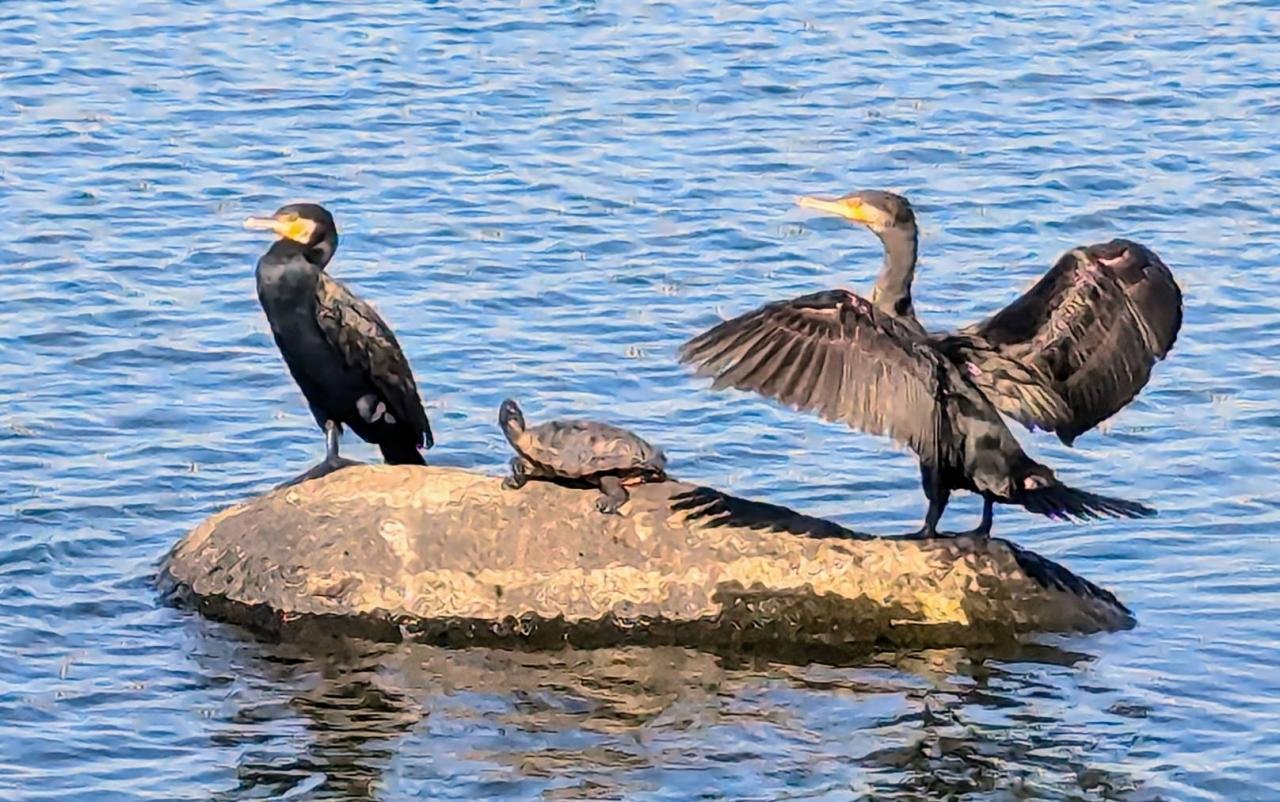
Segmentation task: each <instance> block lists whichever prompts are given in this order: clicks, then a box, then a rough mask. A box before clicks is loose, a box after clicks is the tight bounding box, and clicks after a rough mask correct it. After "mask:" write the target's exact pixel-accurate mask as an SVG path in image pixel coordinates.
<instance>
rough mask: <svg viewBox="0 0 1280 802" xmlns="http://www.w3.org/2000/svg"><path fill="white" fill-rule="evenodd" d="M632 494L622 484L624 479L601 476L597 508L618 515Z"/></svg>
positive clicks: (606, 513) (607, 513)
mask: <svg viewBox="0 0 1280 802" xmlns="http://www.w3.org/2000/svg"><path fill="white" fill-rule="evenodd" d="M628 498H630V495H629V494H628V493H627V489H626V488H625V487H623V486H622V480H621V479H619V478H618V477H616V476H601V477H600V498H598V499H596V509H597V510H600V512H603V513H604V514H605V515H617V514H618V510H619V509H620V508H621V507H622V505H623V504H626V503H627V499H628Z"/></svg>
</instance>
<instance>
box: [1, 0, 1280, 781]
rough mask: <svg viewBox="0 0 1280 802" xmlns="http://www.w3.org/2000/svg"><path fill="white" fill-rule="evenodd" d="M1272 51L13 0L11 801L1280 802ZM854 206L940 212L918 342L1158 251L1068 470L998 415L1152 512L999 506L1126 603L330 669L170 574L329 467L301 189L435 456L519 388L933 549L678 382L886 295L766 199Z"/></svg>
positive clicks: (875, 505)
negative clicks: (1147, 317)
mask: <svg viewBox="0 0 1280 802" xmlns="http://www.w3.org/2000/svg"><path fill="white" fill-rule="evenodd" d="M1104 6H1105V7H1104ZM1278 35H1280V11H1277V10H1275V9H1274V8H1268V7H1267V4H1265V3H1247V2H1241V3H1231V2H1222V3H1155V2H1150V3H1146V2H1142V3H1137V2H1120V3H1115V4H1111V5H1109V6H1106V4H1095V3H1089V2H1083V0H1081V2H1060V3H1054V4H1037V7H1035V8H1033V9H1027V10H1020V9H1019V8H1017V7H1016V6H1014V5H1012V4H1010V5H1009V6H1008V7H1005V8H995V7H989V6H987V7H977V6H975V5H974V4H970V3H965V2H941V3H848V4H842V3H817V2H795V3H765V2H751V3H740V4H720V3H710V2H705V1H704V0H691V1H690V2H682V3H648V4H639V3H612V2H603V1H602V2H586V1H585V0H584V1H583V2H534V1H533V0H530V2H526V3H520V4H510V3H503V2H492V3H470V4H465V7H464V8H463V9H458V8H454V7H452V6H450V5H446V4H420V3H414V2H408V0H395V1H394V2H393V1H392V0H386V1H384V2H364V3H359V4H355V3H337V2H332V3H330V2H314V1H313V2H307V3H281V2H266V0H241V1H239V2H230V0H221V2H187V3H176V2H148V0H140V1H135V2H128V3H124V2H118V0H97V1H96V2H92V3H85V2H78V1H68V2H53V1H51V0H50V1H46V0H7V2H5V3H3V4H0V218H2V219H3V224H2V225H0V268H2V273H0V276H2V278H0V281H2V284H0V287H3V290H2V291H0V323H2V324H3V325H2V326H0V388H3V389H0V401H2V402H3V403H0V486H3V487H4V493H3V495H2V496H0V799H4V800H116V799H120V800H135V799H155V800H170V799H175V800H176V799H181V800H210V799H213V800H240V799H378V800H407V799H417V798H453V799H482V798H496V799H504V800H507V799H509V800H516V799H520V800H526V799H546V800H567V799H592V800H599V799H628V800H631V799H636V800H659V799H662V800H673V801H674V800H679V801H680V802H685V801H686V800H693V799H709V800H711V799H716V800H718V799H724V800H729V799H732V800H777V799H791V800H798V799H805V800H818V799H820V800H838V799H850V798H867V799H872V798H874V799H877V800H880V799H885V800H926V799H962V800H1014V799H1053V800H1134V801H1135V802H1150V801H1151V800H1224V801H1227V802H1239V801H1240V800H1274V799H1280V649H1278V648H1277V646H1278V645H1280V623H1278V622H1277V616H1276V612H1275V611H1276V609H1277V607H1278V606H1280V568H1277V564H1278V563H1280V546H1278V545H1277V540H1276V537H1275V532H1276V528H1277V525H1278V524H1280V510H1278V509H1277V507H1278V504H1277V502H1278V501H1280V491H1278V490H1277V481H1276V475H1277V469H1280V459H1278V458H1277V448H1276V442H1277V438H1276V431H1277V426H1278V425H1280V413H1277V411H1276V403H1275V401H1276V395H1277V390H1280V369H1278V368H1277V360H1278V359H1280V316H1278V314H1277V311H1276V309H1275V301H1274V299H1275V298H1276V297H1277V294H1280V270H1278V269H1277V266H1276V265H1277V259H1280V215H1278V214H1277V211H1276V208H1277V203H1276V197H1277V196H1276V190H1275V188H1276V186H1277V184H1278V182H1280V144H1278V143H1277V137H1276V133H1277V123H1276V121H1277V119H1280V100H1277V97H1280V94H1278V91H1280V82H1278V80H1277V78H1276V76H1277V75H1280V47H1278V46H1277V41H1280V40H1278V39H1277V36H1278ZM866 187H884V188H891V189H897V190H899V191H905V192H906V193H908V194H909V195H910V197H911V198H912V200H913V201H914V202H915V204H916V208H917V210H918V212H919V214H920V217H921V223H922V227H923V235H922V254H923V262H922V265H921V268H920V270H919V273H918V284H917V291H916V303H917V308H918V309H919V310H920V313H921V315H922V316H923V318H924V320H925V321H926V323H927V324H928V325H929V326H930V327H933V328H939V329H941V328H946V327H950V326H955V325H961V324H964V323H967V322H970V321H972V320H974V319H977V318H979V317H981V316H982V315H984V314H986V313H988V312H990V311H992V310H995V309H997V308H998V307H999V306H1001V305H1002V304H1003V303H1005V302H1007V301H1008V300H1009V299H1011V298H1012V297H1014V295H1015V294H1016V293H1018V292H1019V291H1021V290H1022V289H1024V288H1025V287H1026V286H1028V284H1029V283H1030V282H1031V281H1033V280H1034V279H1035V278H1036V277H1037V276H1039V275H1040V273H1041V272H1043V271H1044V270H1045V269H1046V268H1047V267H1048V266H1049V265H1050V264H1051V263H1052V261H1053V260H1054V259H1055V258H1056V257H1057V256H1058V254H1060V253H1061V252H1063V251H1064V250H1066V249H1068V248H1070V247H1072V246H1074V245H1076V244H1081V243H1087V242H1094V241H1099V240H1105V239H1108V238H1110V237H1112V236H1117V235H1124V236H1129V237H1132V238H1135V239H1139V240H1141V241H1143V242H1145V243H1148V244H1149V245H1151V246H1152V247H1154V248H1155V249H1156V250H1157V251H1158V252H1159V253H1160V254H1161V255H1162V256H1163V257H1164V259H1165V261H1167V262H1168V263H1169V265H1171V266H1172V267H1173V269H1174V271H1175V272H1176V274H1177V276H1178V278H1179V280H1180V281H1181V283H1182V286H1183V288H1184V289H1185V291H1186V296H1187V309H1186V323H1185V325H1184V327H1183V330H1182V335H1181V337H1180V339H1179V341H1178V344H1177V346H1176V348H1175V350H1174V352H1173V354H1172V356H1171V358H1170V359H1169V360H1168V361H1167V362H1165V363H1163V364H1162V365H1160V366H1159V368H1158V369H1157V371H1156V373H1155V375H1154V378H1153V380H1152V382H1151V385H1150V386H1149V387H1148V388H1147V390H1146V391H1145V392H1144V393H1143V395H1142V396H1141V397H1140V398H1139V399H1138V400H1137V401H1136V402H1135V403H1134V404H1133V405H1132V406H1131V407H1130V408H1128V409H1127V410H1126V411H1124V412H1123V413H1122V414H1121V415H1120V416H1118V417H1117V418H1116V419H1115V420H1114V421H1113V424H1112V425H1111V426H1110V427H1109V428H1107V429H1106V430H1105V431H1101V432H1095V433H1093V434H1091V435H1089V436H1087V437H1086V438H1084V439H1082V441H1081V442H1080V444H1079V447H1078V448H1077V449H1075V450H1068V449H1065V448H1063V447H1062V446H1060V445H1058V444H1057V443H1056V441H1053V440H1052V439H1050V438H1047V437H1044V436H1033V435H1030V434H1028V433H1024V432H1019V436H1020V437H1021V438H1022V440H1023V442H1024V443H1026V444H1027V445H1028V448H1029V449H1030V450H1031V451H1032V452H1033V453H1034V454H1035V455H1036V456H1038V457H1040V458H1041V459H1043V460H1044V461H1046V462H1048V463H1049V464H1051V465H1053V466H1055V468H1057V469H1058V471H1059V473H1060V474H1061V475H1063V476H1064V477H1066V478H1068V479H1069V480H1070V481H1073V482H1076V483H1078V484H1080V485H1083V486H1086V487H1089V488H1091V489H1094V490H1098V491H1102V492H1111V493H1114V494H1117V495H1123V496H1126V497H1130V498H1134V499H1137V500H1141V501H1145V502H1147V503H1150V504H1153V505H1155V506H1157V507H1158V508H1159V509H1160V512H1161V515H1160V517H1159V518H1158V519H1156V520H1155V521H1152V522H1148V521H1141V522H1124V523H1115V522H1105V523H1098V524H1093V525H1087V526H1069V525H1063V524H1057V523H1053V522H1049V521H1046V520H1042V519H1038V518H1034V517H1032V516H1030V515H1027V514H1025V513H1022V512H1020V511H1016V510H1005V511H1003V514H1002V515H1000V516H999V517H998V518H997V528H998V530H999V531H1000V533H1001V534H1004V535H1006V536H1010V537H1013V538H1015V539H1017V540H1018V541H1019V542H1021V543H1023V544H1025V545H1027V546H1029V547H1031V548H1034V549H1036V550H1037V551H1039V552H1041V553H1043V554H1045V555H1047V556H1050V557H1053V558H1054V559H1057V560H1060V561H1062V562H1064V563H1065V564H1067V565H1068V566H1070V567H1071V568H1073V569H1075V570H1077V571H1078V572H1080V573H1082V574H1083V575H1085V576H1088V577H1089V578H1091V579H1093V580H1094V581H1097V582H1099V583H1100V584H1103V585H1104V586H1106V587H1108V588H1110V589H1112V590H1114V591H1115V592H1116V593H1118V594H1119V595H1120V596H1121V598H1122V599H1124V600H1125V602H1126V603H1128V604H1129V605H1131V606H1132V607H1133V608H1134V610H1135V611H1136V613H1137V615H1138V617H1139V621H1140V625H1139V627H1138V628H1137V629H1136V630H1134V631H1132V632H1126V633H1122V634H1114V635H1104V636H1096V637H1089V638H1068V639H1054V640H1052V641H1049V642H1048V643H1046V644H1044V645H1042V646H1038V647H1028V648H1025V649H1018V650H1012V651H1004V652H999V653H976V652H967V651H964V650H945V651H924V652H911V653H896V654H884V655H880V656H878V657H877V658H876V659H874V660H872V661H870V662H868V663H867V664H866V665H860V666H850V667H830V666H822V665H811V666H807V667H797V666H786V665H781V664H772V663H767V662H747V663H735V662H733V661H728V660H725V659H720V658H714V657H711V656H707V655H703V654H699V653H696V652H690V651H680V650H646V649H635V650H619V651H612V652H611V651H600V652H566V653H561V654H544V655H527V654H525V655H521V654H510V653H506V652H498V651H484V650H470V651H455V652H449V651H441V650H437V649H432V648H425V647H416V646H375V645H371V644H365V643H360V642H354V641H353V642H345V643H339V644H337V645H336V646H333V647H332V648H327V649H326V650H323V651H322V650H319V649H317V648H316V647H305V646H302V645H298V644H294V645H289V644H270V643H264V642H262V641H260V640H258V639H256V638H255V637H254V636H252V635H250V634H248V633H245V632H243V631H240V630H238V629H236V628H234V627H230V626H226V625H220V624H215V623H211V622H209V621H206V620H204V619H202V618H200V617H198V616H196V615H195V614H193V613H190V612H186V611H183V610H179V609H174V608H171V607H168V606H165V605H164V604H163V603H162V602H161V600H160V599H159V598H158V597H157V594H156V592H155V590H154V587H153V585H152V575H153V573H154V570H155V564H156V561H157V559H158V558H159V557H160V556H161V555H162V554H163V553H164V551H165V550H166V549H167V548H168V547H169V546H170V545H171V544H172V543H173V542H174V541H175V540H176V539H177V538H178V537H180V536H181V535H182V534H183V533H184V532H185V531H186V530H187V529H189V528H190V527H191V526H193V525H194V524H195V523H197V522H198V521H200V520H201V519H202V518H203V517H205V516H206V515H208V514H210V513H212V512H214V511H215V510H218V509H220V508H222V507H223V506H225V505H227V504H229V503H232V502H234V501H237V500H240V499H242V498H245V497H246V496H249V495H251V494H253V493H255V492H258V491H261V490H263V489H265V488H267V487H269V486H270V485H272V484H273V483H275V482H277V481H280V480H281V479H283V478H285V477H287V476H290V475H292V474H294V473H296V472H298V471H299V470H301V469H302V468H303V467H305V466H307V465H309V464H311V463H312V462H314V461H315V459H316V458H317V457H318V455H319V454H320V453H321V449H322V438H321V436H320V434H319V432H318V431H316V430H315V428H314V424H313V422H312V420H311V418H310V416H309V414H308V413H307V411H306V408H305V406H304V404H303V403H302V399H301V396H300V394H299V392H298V391H297V389H296V388H295V387H294V385H293V384H292V382H291V381H290V380H289V378H288V377H287V374H286V373H285V371H284V368H283V366H282V363H281V361H280V358H279V356H278V355H277V353H276V351H275V348H274V346H273V344H272V342H271V340H270V337H269V335H268V334H267V332H266V326H265V321H264V319H263V317H262V314H261V311H260V309H259V307H258V304H257V301H256V299H255V297H254V291H253V278H252V270H253V265H254V262H255V260H256V258H257V256H258V255H259V254H260V253H261V252H262V250H263V249H264V248H265V243H264V241H263V240H262V238H261V237H260V236H259V234H258V233H255V232H248V231H244V230H242V229H241V228H240V221H241V220H242V219H243V218H244V217H245V216H246V215H247V214H250V213H262V212H270V211H272V210H273V209H275V208H276V207H277V206H278V205H280V204H281V203H283V202H285V201H288V200H294V199H313V200H318V201H321V202H323V203H325V204H327V205H329V206H330V208H331V209H333V211H334V212H335V214H336V215H337V217H338V221H339V225H340V226H341V229H342V236H343V240H342V245H341V248H340V250H339V253H338V256H337V259H336V260H335V262H334V264H333V266H332V271H333V273H334V274H335V275H338V276H340V277H341V278H342V279H344V280H346V281H348V282H349V283H350V284H351V285H352V286H353V287H354V288H355V289H357V291H359V292H360V293H362V294H363V295H365V296H366V297H367V298H369V299H371V300H373V301H374V302H375V303H376V304H377V306H378V307H379V309H380V310H381V311H382V313H383V314H384V316H385V317H386V318H387V319H388V320H389V321H390V322H391V324H392V325H393V327H394V328H395V330H396V332H397V334H398V335H399V337H400V340H401V342H402V343H403V345H404V347H405V349H406V351H407V352H408V354H409V356H410V358H411V361H412V362H413V365H414V367H415V369H416V372H417V376H418V381H419V384H420V385H421V387H422V389H423V393H424V395H425V396H426V397H427V399H428V409H429V413H430V415H431V418H432V422H433V425H434V427H435V430H436V435H437V442H438V445H437V448H436V449H435V450H433V451H432V452H431V456H432V458H433V460H435V461H436V462H438V463H441V464H454V465H464V466H468V467H473V468H476V469H481V470H486V471H491V472H495V473H496V472H497V471H498V470H500V466H501V464H502V462H503V461H504V460H505V459H506V456H507V454H506V446H505V444H504V443H503V441H502V440H501V438H500V436H499V435H498V432H497V430H496V428H495V425H494V418H495V411H496V408H497V405H498V402H499V400H500V399H501V398H502V397H504V396H506V395H508V394H510V395H514V396H516V397H518V398H520V399H522V400H523V401H524V403H525V406H526V409H527V411H528V412H529V414H530V416H531V417H539V418H541V417H544V416H549V415H583V416H594V417H601V418H605V419H608V420H611V421H613V422H616V423H620V424H623V425H627V426H630V427H633V428H635V429H636V430H638V431H640V432H642V433H643V434H645V435H646V436H648V437H649V438H650V439H652V440H654V441H655V442H658V443H660V444H661V445H662V446H663V447H664V448H665V449H666V450H667V452H668V455H669V456H670V458H671V462H672V467H673V472H675V473H676V474H678V475H679V476H681V477H682V478H686V479H690V480H695V481H699V482H706V483H709V484H712V485H715V486H718V487H721V488H724V489H727V490H730V491H733V492H736V493H740V494H746V495H750V496H754V497H760V498H764V499H768V500H771V501H775V502H779V503H785V504H788V505H791V506H794V507H796V508H799V509H802V510H804V511H806V512H810V513H816V514H821V515H826V516H831V517H834V518H837V519H839V520H840V521H842V522H845V523H847V524H850V525H854V526H857V527H858V528H863V529H870V530H872V531H884V532H893V531H903V530H905V529H907V528H911V527H913V526H915V525H917V524H918V522H919V519H920V515H921V513H922V499H921V495H920V492H919V489H918V474H917V472H916V467H915V464H914V461H913V460H912V459H911V458H910V457H909V456H907V455H904V454H902V453H900V452H898V451H895V450H893V449H891V448H889V447H887V445H886V443H885V442H884V441H882V440H880V439H877V438H872V437H866V436H861V435H857V434H854V433H851V432H849V431H847V430H846V429H843V428H841V427H838V426H832V425H827V424H824V423H821V422H819V421H817V420H816V419H813V418H811V417H808V416H805V415H801V414H797V413H794V412H789V411H786V410H782V409H779V408H777V407H775V406H773V405H771V404H770V403H768V402H766V401H763V400H760V399H756V398H754V397H749V396H746V395H742V394H735V393H725V394H713V393H711V392H709V391H708V390H707V389H706V388H705V386H704V385H703V383H701V382H699V381H696V380H694V379H692V378H690V377H689V376H688V375H687V374H686V372H685V371H684V370H683V369H681V368H680V367H678V366H677V365H676V364H675V360H674V349H675V347H676V346H677V345H678V343H680V342H681V341H682V340H683V339H684V338H686V337H687V336H689V335H691V334H693V333H696V332H697V331H699V330H701V329H702V328H705V327H706V326H708V325H709V324H711V323H713V322H714V321H716V320H717V319H718V318H719V316H721V315H729V314H734V313H738V312H741V311H744V310H747V309H749V308H752V307H754V306H755V305H756V304H758V303H760V302H762V301H765V300H767V299H777V298H785V297H790V296H792V295H794V294H798V293H802V292H807V291H811V290H814V289H820V288H824V287H831V286H839V285H850V286H854V287H862V288H864V289H865V288H866V287H868V286H869V283H870V282H871V280H872V279H873V276H874V273H875V270H876V267H877V266H878V261H879V255H878V244H877V243H876V241H875V239H874V238H873V237H871V236H870V235H869V234H868V233H866V232H865V231H860V230H854V229H852V228H850V227H848V226H845V225H842V224H840V223H839V222H838V221H833V220H821V219H814V218H812V217H811V216H808V215H806V214H802V213H801V212H799V211H798V210H796V209H795V208H794V207H793V205H792V202H793V198H794V196H795V195H797V194H799V193H841V192H844V191H850V190H853V189H857V188H866ZM347 451H348V453H350V454H351V455H353V456H357V457H362V458H370V459H371V458H373V457H374V454H373V452H372V450H371V449H369V448H368V447H367V446H365V445H364V444H362V443H356V442H354V440H352V439H351V438H348V444H347ZM953 510H954V511H953V512H952V513H951V517H949V519H948V520H952V521H953V523H954V524H955V525H956V526H964V525H970V524H968V523H966V519H967V518H968V517H969V516H973V515H976V513H977V506H976V505H975V504H974V503H973V501H972V499H966V500H962V501H961V502H959V503H957V504H955V505H953ZM264 536H269V533H264Z"/></svg>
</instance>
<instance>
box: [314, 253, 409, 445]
mask: <svg viewBox="0 0 1280 802" xmlns="http://www.w3.org/2000/svg"><path fill="white" fill-rule="evenodd" d="M316 322H317V323H319V324H320V329H321V331H323V332H324V335H325V337H326V338H327V339H328V340H329V342H330V343H332V344H333V346H334V347H335V348H336V349H338V352H339V353H341V354H342V358H343V359H344V360H345V361H346V363H347V364H348V365H350V366H351V367H353V368H357V369H359V370H362V371H364V374H365V376H366V377H367V378H368V379H369V382H370V383H371V384H372V385H373V386H374V387H375V388H376V389H377V392H378V395H379V396H381V400H382V402H383V403H384V404H386V406H387V409H389V410H390V411H391V414H392V415H394V416H395V418H396V420H398V421H401V422H403V423H405V424H407V425H408V426H410V427H412V428H413V430H414V431H416V432H418V434H419V436H420V437H421V441H420V442H421V444H422V445H423V446H425V447H426V448H431V446H433V445H434V444H435V440H434V438H433V437H432V436H431V424H430V422H429V421H428V420H427V413H426V410H424V409H423V408H422V398H421V397H420V396H419V395H418V385H417V383H416V382H414V380H413V371H412V370H411V369H410V368H409V361H408V360H407V359H405V356H404V352H403V351H401V350H400V343H398V342H396V337H395V335H394V334H392V333H391V328H390V327H389V326H387V324H386V323H385V322H384V321H383V320H382V318H381V317H379V315H378V313H377V312H375V311H374V309H373V307H372V306H370V305H369V304H367V303H365V302H364V301H362V300H360V299H359V298H357V297H356V296H355V294H354V293H352V292H351V291H350V290H348V289H347V288H346V287H345V286H343V285H342V283H341V282H339V281H337V280H335V279H333V278H330V277H329V276H328V275H326V274H321V276H320V281H319V283H318V284H317V286H316Z"/></svg>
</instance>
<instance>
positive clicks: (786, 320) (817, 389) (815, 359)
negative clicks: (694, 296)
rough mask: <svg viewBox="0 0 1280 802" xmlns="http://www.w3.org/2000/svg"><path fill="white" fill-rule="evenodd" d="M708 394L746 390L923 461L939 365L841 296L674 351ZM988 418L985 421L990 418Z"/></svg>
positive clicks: (768, 313) (935, 425) (712, 332)
mask: <svg viewBox="0 0 1280 802" xmlns="http://www.w3.org/2000/svg"><path fill="white" fill-rule="evenodd" d="M680 361H682V362H685V363H687V364H690V365H693V366H694V367H695V369H696V371H697V373H698V374H699V375H703V376H712V377H714V378H715V383H714V384H713V385H712V387H713V388H714V389H722V388H724V387H736V388H738V389H740V390H751V391H753V392H757V393H760V394H761V395H765V396H768V397H769V398H773V399H775V400H778V401H781V402H783V403H786V404H790V405H792V406H794V407H797V408H799V409H804V410H809V411H813V412H816V413H817V414H819V415H821V416H822V417H824V418H826V419H827V420H831V421H843V422H845V423H847V424H849V425H850V426H852V427H854V428H856V429H860V430H862V431H865V432H869V433H872V434H882V435H888V436H889V437H891V438H893V439H894V440H895V441H896V442H898V443H899V444H902V445H905V446H908V447H909V448H911V449H912V450H913V451H915V452H916V453H917V454H918V455H919V456H920V457H921V458H922V459H924V460H926V461H930V462H931V461H933V459H934V457H935V455H936V454H937V450H938V448H939V445H938V433H939V431H938V430H939V426H940V425H941V423H940V420H941V415H942V407H941V401H940V399H941V395H942V382H943V381H944V380H945V378H944V370H945V364H944V363H943V360H942V357H941V355H940V354H938V353H937V352H936V351H934V349H933V348H932V347H931V346H929V345H928V344H927V343H926V342H925V341H924V340H922V339H921V338H920V337H919V336H918V335H917V334H915V333H913V332H912V331H911V330H910V329H908V328H907V327H905V326H903V325H902V324H901V323H899V322H898V321H897V320H896V319H894V318H892V317H890V316H888V315H885V314H883V313H881V312H879V311H877V310H876V309H875V308H874V307H872V306H871V304H870V303H868V302H867V301H866V300H864V299H862V298H860V297H858V296H857V295H854V294H853V293H851V292H849V291H847V290H830V291H827V292H818V293H813V294H812V295H805V296H803V297H800V298H796V299H794V300H790V301H780V302H777V303H771V304H766V305H765V306H763V307H761V308H760V309H757V310H756V311H754V312H749V313H747V314H745V315H742V316H740V317H736V318H733V319H732V320H726V321H725V322H723V323H721V324H720V325H718V326H715V327H714V328H712V329H709V330H708V331H706V332H704V333H703V334H700V335H698V336H697V337H694V338H693V339H692V340H690V341H689V342H687V343H685V344H684V345H683V346H682V347H681V349H680ZM993 414H994V413H993Z"/></svg>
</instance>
